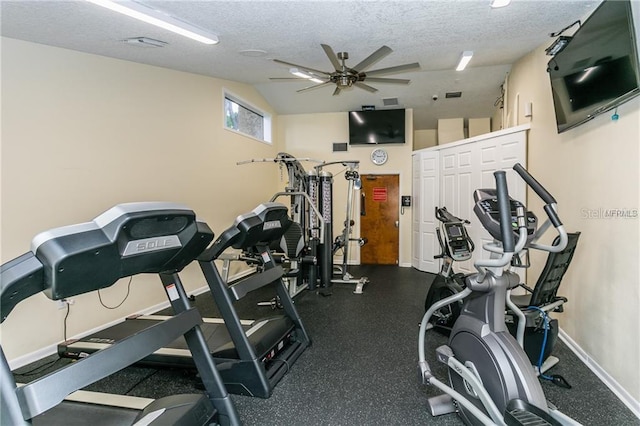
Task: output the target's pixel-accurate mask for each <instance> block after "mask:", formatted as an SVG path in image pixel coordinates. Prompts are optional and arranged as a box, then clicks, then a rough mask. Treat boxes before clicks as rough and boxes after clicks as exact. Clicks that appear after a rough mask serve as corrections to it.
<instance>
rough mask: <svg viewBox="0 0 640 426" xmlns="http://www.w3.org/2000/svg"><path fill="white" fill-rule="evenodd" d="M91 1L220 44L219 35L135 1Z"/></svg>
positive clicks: (194, 38) (205, 42)
mask: <svg viewBox="0 0 640 426" xmlns="http://www.w3.org/2000/svg"><path fill="white" fill-rule="evenodd" d="M87 1H88V2H89V3H93V4H96V5H98V6H102V7H105V8H107V9H109V10H113V11H114V12H118V13H122V14H123V15H127V16H129V17H131V18H135V19H138V20H140V21H143V22H146V23H148V24H151V25H155V26H157V27H160V28H164V29H165V30H169V31H172V32H174V33H176V34H180V35H182V36H185V37H188V38H190V39H192V40H196V41H199V42H200V43H204V44H218V41H219V40H218V37H217V36H216V35H213V34H211V33H208V32H206V31H204V30H202V29H200V28H197V27H195V26H193V25H191V24H188V23H186V22H183V21H181V20H179V19H176V18H174V17H172V16H169V15H167V14H165V13H162V12H159V11H157V10H154V9H151V8H149V7H147V6H143V5H142V4H140V3H137V2H134V1H122V2H115V1H111V0H87Z"/></svg>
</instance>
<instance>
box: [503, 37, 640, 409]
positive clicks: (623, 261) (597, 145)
mask: <svg viewBox="0 0 640 426" xmlns="http://www.w3.org/2000/svg"><path fill="white" fill-rule="evenodd" d="M548 60H549V57H548V56H545V54H544V49H543V48H542V47H541V48H539V49H537V50H535V51H534V52H532V53H530V54H529V55H527V56H525V57H524V58H522V59H521V60H520V61H518V63H516V64H515V65H514V66H513V68H512V71H511V74H510V76H509V81H508V84H509V97H508V99H507V108H508V109H509V111H510V112H513V111H518V110H519V111H520V113H519V114H518V115H517V117H513V118H514V119H516V120H517V121H516V122H517V123H520V124H522V123H526V122H528V121H529V119H528V118H525V117H524V116H523V112H524V103H526V102H532V103H533V117H532V119H531V130H530V132H529V142H528V146H529V152H528V168H529V170H530V171H531V173H532V174H533V175H534V176H536V177H537V178H538V180H540V181H541V182H542V183H544V184H545V185H546V186H548V187H549V189H550V192H551V193H552V194H554V195H555V197H556V199H557V200H558V206H559V211H560V214H561V218H562V219H563V221H564V223H565V225H566V228H567V230H568V231H580V232H582V235H581V237H580V241H579V243H578V249H577V252H576V254H575V257H574V259H573V262H572V265H571V267H570V269H569V271H568V273H567V275H566V277H565V279H564V280H563V283H562V286H561V288H560V294H561V295H564V296H566V297H567V298H568V299H569V302H568V303H567V304H565V313H564V314H563V315H561V316H560V326H561V328H562V329H563V330H564V331H566V333H567V334H568V335H569V336H570V337H571V338H572V339H573V340H574V341H575V342H576V343H577V344H578V345H579V346H580V347H581V348H582V349H583V350H584V351H585V352H586V354H587V356H588V357H589V358H590V359H591V360H593V361H594V362H595V363H597V364H598V365H599V366H600V367H602V368H603V369H604V370H605V373H606V374H608V375H610V376H611V377H613V379H614V380H615V381H617V382H618V383H619V385H620V386H621V387H622V388H623V392H627V393H628V395H630V396H631V397H632V398H633V399H635V401H636V404H637V401H639V400H640V373H639V369H638V366H639V365H640V339H639V337H640V314H639V307H640V283H639V281H640V280H639V276H640V271H639V268H638V259H639V258H640V256H639V255H640V253H639V246H640V244H638V241H639V238H638V237H639V236H640V235H639V231H640V228H639V224H640V219H639V218H638V208H639V206H638V199H639V197H638V195H639V186H638V182H639V181H640V175H639V171H638V170H639V169H638V160H639V145H640V144H639V141H640V125H639V123H640V98H635V99H633V100H631V101H629V102H627V103H626V104H623V105H622V106H620V107H619V108H618V114H619V116H620V119H619V120H618V121H612V120H611V115H612V113H613V111H610V112H608V113H605V114H603V115H600V116H598V117H596V118H595V119H593V120H592V121H590V122H588V123H585V124H583V125H581V126H579V127H577V128H575V129H572V130H569V131H567V132H564V133H562V134H558V133H557V132H556V124H555V116H554V110H553V102H552V98H551V87H550V84H549V77H548V75H547V73H546V64H547V61H548ZM518 98H519V100H520V105H519V108H518V107H517V105H514V103H515V101H516V99H518ZM528 199H529V207H530V208H531V207H533V208H534V209H536V210H537V211H541V210H539V208H540V206H541V203H540V202H539V201H538V198H537V196H536V195H535V193H533V192H532V191H529V194H528ZM603 209H604V210H608V209H621V210H623V211H625V212H627V213H629V214H631V215H632V217H628V218H620V217H617V218H612V217H602V215H601V214H600V212H601V211H602V210H603ZM544 257H545V256H543V255H538V256H536V257H535V259H534V264H533V268H532V270H531V272H530V273H529V277H533V278H530V284H534V283H535V281H533V279H535V277H537V276H538V275H539V272H540V270H541V269H542V266H543V262H544Z"/></svg>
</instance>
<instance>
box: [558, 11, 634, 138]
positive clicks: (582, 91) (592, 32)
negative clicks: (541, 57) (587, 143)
mask: <svg viewBox="0 0 640 426" xmlns="http://www.w3.org/2000/svg"><path fill="white" fill-rule="evenodd" d="M638 68H639V66H638V50H637V45H636V40H635V31H634V26H633V18H632V12H631V5H630V3H629V1H628V0H625V1H612V0H608V1H604V2H603V3H601V4H600V6H598V8H597V9H596V10H595V11H594V12H593V13H592V14H591V16H589V18H588V19H587V20H586V21H585V22H584V23H583V24H582V26H581V27H580V28H579V29H578V30H577V31H576V32H575V34H574V35H573V37H572V38H571V40H570V41H569V43H568V44H567V46H566V47H565V48H564V49H563V50H561V51H560V52H559V53H557V54H556V55H555V56H554V57H553V59H551V60H550V61H549V64H548V68H547V71H548V72H549V78H550V80H551V90H552V93H553V104H554V108H555V115H556V123H557V125H558V133H562V132H564V131H566V130H569V129H571V128H573V127H575V126H578V125H580V124H582V123H584V122H586V121H588V120H591V119H592V118H594V117H595V116H597V115H598V114H602V113H604V112H606V111H609V110H611V109H613V108H615V107H616V106H618V105H620V104H621V103H623V102H626V101H628V100H629V99H631V98H633V97H634V96H637V95H638V94H639V93H640V89H639V81H640V74H639V71H638Z"/></svg>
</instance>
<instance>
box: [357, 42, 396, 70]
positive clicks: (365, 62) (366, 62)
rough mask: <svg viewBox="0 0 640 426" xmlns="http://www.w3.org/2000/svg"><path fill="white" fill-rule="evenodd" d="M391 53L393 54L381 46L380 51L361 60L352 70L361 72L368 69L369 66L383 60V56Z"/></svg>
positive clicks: (388, 48) (389, 49) (387, 48)
mask: <svg viewBox="0 0 640 426" xmlns="http://www.w3.org/2000/svg"><path fill="white" fill-rule="evenodd" d="M391 52H393V50H391V48H390V47H388V46H382V47H381V48H380V49H378V50H376V51H375V52H373V53H372V54H371V55H369V56H368V57H366V58H365V59H363V60H362V62H360V63H359V64H358V65H356V66H355V67H353V69H354V70H356V71H358V72H362V71H364V70H366V69H367V68H369V67H370V66H371V65H373V64H375V63H376V62H378V61H379V60H381V59H382V58H384V57H385V56H387V55H388V54H389V53H391Z"/></svg>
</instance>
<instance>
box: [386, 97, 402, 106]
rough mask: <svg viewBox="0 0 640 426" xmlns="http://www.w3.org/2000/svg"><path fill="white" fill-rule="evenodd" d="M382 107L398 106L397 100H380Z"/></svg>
mask: <svg viewBox="0 0 640 426" xmlns="http://www.w3.org/2000/svg"><path fill="white" fill-rule="evenodd" d="M382 105H384V106H398V105H399V103H398V98H382Z"/></svg>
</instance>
